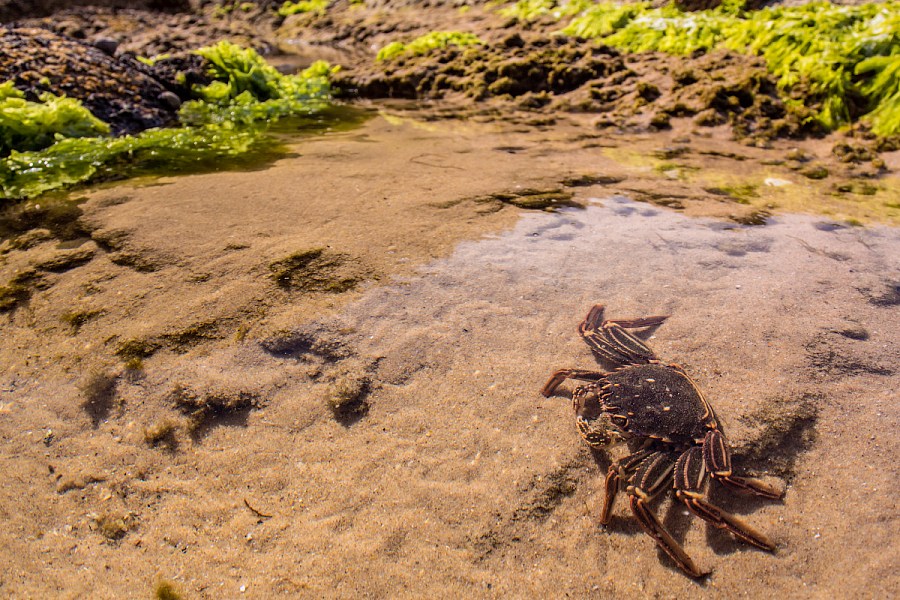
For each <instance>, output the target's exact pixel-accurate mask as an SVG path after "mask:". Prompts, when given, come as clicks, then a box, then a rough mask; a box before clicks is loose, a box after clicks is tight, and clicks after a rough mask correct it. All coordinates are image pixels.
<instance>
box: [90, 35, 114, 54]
mask: <svg viewBox="0 0 900 600" xmlns="http://www.w3.org/2000/svg"><path fill="white" fill-rule="evenodd" d="M94 47H95V48H97V49H98V50H100V51H101V52H104V53H106V54H109V55H110V56H115V55H116V50H118V49H119V41H118V40H114V39H112V38H108V37H104V38H98V39H96V40H94Z"/></svg>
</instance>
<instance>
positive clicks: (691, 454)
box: [675, 446, 775, 552]
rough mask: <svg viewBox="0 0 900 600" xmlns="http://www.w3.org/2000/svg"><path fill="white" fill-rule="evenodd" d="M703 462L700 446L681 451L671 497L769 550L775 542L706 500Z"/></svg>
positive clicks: (739, 536) (704, 463)
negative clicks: (673, 492)
mask: <svg viewBox="0 0 900 600" xmlns="http://www.w3.org/2000/svg"><path fill="white" fill-rule="evenodd" d="M706 469H707V464H706V460H705V459H704V457H703V450H702V449H701V447H700V446H694V447H693V448H691V449H690V450H688V451H687V452H685V453H684V454H682V455H681V456H680V457H679V458H678V460H677V461H676V463H675V496H676V497H677V498H678V499H679V500H680V501H681V502H683V503H684V504H685V506H687V508H688V510H690V511H691V512H692V513H694V514H695V515H697V516H698V517H700V518H701V519H703V520H704V521H706V522H707V523H711V524H712V525H714V526H715V527H717V528H719V529H725V530H727V531H729V532H730V533H731V534H732V535H734V536H735V537H736V538H738V539H740V540H743V541H744V542H747V543H748V544H751V545H753V546H756V547H757V548H761V549H763V550H768V551H769V552H773V551H774V550H775V544H774V543H773V542H772V541H771V540H770V539H769V538H768V537H766V535H765V534H763V533H762V532H760V531H757V530H756V529H755V528H754V527H753V526H751V525H750V524H749V523H747V522H746V521H744V520H743V519H741V518H739V517H736V516H735V515H733V514H731V513H729V512H726V511H724V510H722V509H721V508H719V507H718V506H716V505H714V504H712V503H711V502H709V501H708V500H707V499H706V498H705V497H704V495H703V492H702V489H703V483H704V481H705V479H706V476H707V471H706Z"/></svg>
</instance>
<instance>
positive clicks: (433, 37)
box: [376, 31, 484, 61]
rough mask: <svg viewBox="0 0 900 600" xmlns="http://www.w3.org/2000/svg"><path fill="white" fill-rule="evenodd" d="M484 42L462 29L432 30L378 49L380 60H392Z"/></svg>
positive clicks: (378, 58)
mask: <svg viewBox="0 0 900 600" xmlns="http://www.w3.org/2000/svg"><path fill="white" fill-rule="evenodd" d="M483 43H484V42H483V41H482V40H481V38H479V37H478V36H477V35H475V34H474V33H465V32H462V31H432V32H431V33H426V34H425V35H422V36H419V37H417V38H416V39H414V40H412V41H411V42H409V43H403V42H391V43H390V44H388V45H387V46H385V47H384V48H382V49H381V50H379V51H378V56H377V57H376V59H377V60H379V61H384V60H392V59H394V58H397V57H398V56H420V55H423V54H428V53H429V52H431V51H432V50H437V49H440V48H446V47H447V46H471V45H475V44H483Z"/></svg>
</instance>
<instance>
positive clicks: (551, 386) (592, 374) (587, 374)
mask: <svg viewBox="0 0 900 600" xmlns="http://www.w3.org/2000/svg"><path fill="white" fill-rule="evenodd" d="M604 377H606V373H600V372H599V371H586V370H584V369H560V370H558V371H556V372H555V373H554V374H553V375H551V376H550V379H548V380H547V383H545V384H544V388H543V389H542V390H541V394H543V395H544V397H545V398H549V397H550V396H552V395H553V392H555V391H556V388H558V387H559V386H560V384H561V383H562V382H563V381H565V380H566V379H578V380H580V381H600V380H601V379H603V378H604Z"/></svg>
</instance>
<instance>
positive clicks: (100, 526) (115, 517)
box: [92, 512, 133, 542]
mask: <svg viewBox="0 0 900 600" xmlns="http://www.w3.org/2000/svg"><path fill="white" fill-rule="evenodd" d="M92 521H93V525H94V527H95V528H96V531H97V532H98V533H100V535H102V536H103V537H105V538H106V539H107V540H109V541H110V542H117V541H119V540H121V539H122V538H123V537H125V535H126V534H127V533H128V531H129V530H130V529H131V526H132V523H133V518H132V517H131V515H123V514H121V513H118V512H109V513H103V514H101V515H93V518H92Z"/></svg>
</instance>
